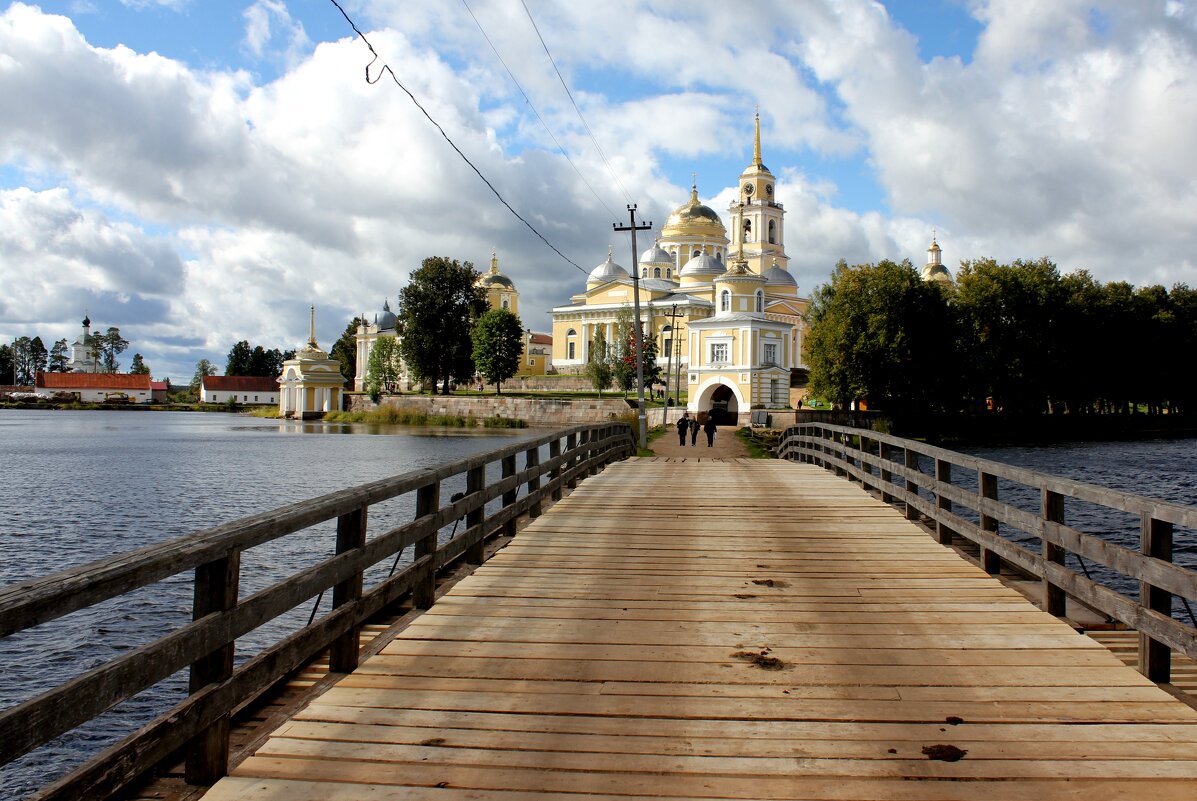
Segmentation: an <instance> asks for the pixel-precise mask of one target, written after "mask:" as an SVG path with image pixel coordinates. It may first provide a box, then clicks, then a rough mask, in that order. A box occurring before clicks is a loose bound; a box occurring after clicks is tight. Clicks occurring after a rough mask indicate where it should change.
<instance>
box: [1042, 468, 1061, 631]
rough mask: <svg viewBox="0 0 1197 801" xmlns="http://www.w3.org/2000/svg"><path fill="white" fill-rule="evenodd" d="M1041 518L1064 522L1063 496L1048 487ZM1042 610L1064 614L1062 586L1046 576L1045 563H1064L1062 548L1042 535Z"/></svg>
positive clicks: (1051, 521) (1053, 613) (1059, 615)
mask: <svg viewBox="0 0 1197 801" xmlns="http://www.w3.org/2000/svg"><path fill="white" fill-rule="evenodd" d="M1042 506H1043V519H1044V520H1045V521H1047V522H1050V523H1063V522H1064V496H1063V495H1061V494H1060V493H1058V492H1052V491H1051V490H1049V489H1044V490H1043V504H1042ZM1043 562H1044V565H1043V611H1045V612H1047V613H1048V614H1050V615H1055V616H1057V617H1063V616H1064V614H1065V601H1064V588H1063V587H1057V586H1056V585H1055V584H1052V583H1051V581H1050V580H1049V579H1048V577H1047V563H1049V562H1055V563H1056V564H1058V565H1062V564H1064V548H1062V547H1061V546H1059V545H1055V544H1053V543H1050V542H1048V541H1047V537H1046V536H1045V537H1043Z"/></svg>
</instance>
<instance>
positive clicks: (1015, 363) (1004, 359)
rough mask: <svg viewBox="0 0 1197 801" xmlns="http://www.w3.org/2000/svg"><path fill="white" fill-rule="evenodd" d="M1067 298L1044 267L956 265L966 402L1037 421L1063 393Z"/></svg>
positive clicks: (988, 262)
mask: <svg viewBox="0 0 1197 801" xmlns="http://www.w3.org/2000/svg"><path fill="white" fill-rule="evenodd" d="M1066 305H1067V291H1066V290H1065V288H1064V286H1063V285H1062V283H1061V281H1060V273H1059V270H1058V269H1057V268H1056V265H1055V264H1053V263H1052V262H1051V261H1050V260H1049V259H1038V260H1036V261H1031V262H1024V261H1022V260H1018V261H1015V262H1013V263H1012V264H998V263H997V262H996V261H994V260H993V259H976V260H973V261H965V262H961V265H960V270H959V272H958V273H957V276H956V308H957V313H958V314H959V317H960V320H961V322H962V324H963V326H964V336H965V350H966V351H967V352H968V353H969V354H970V358H969V360H968V362H967V363H968V365H969V366H970V368H971V369H970V375H969V383H970V385H971V395H972V396H973V397H974V398H979V399H984V398H986V397H992V398H993V399H994V403H995V404H996V405H998V406H1000V407H1001V408H1003V409H1004V410H1006V411H1007V412H1011V413H1021V414H1037V413H1040V412H1043V411H1047V410H1048V409H1049V403H1051V402H1052V401H1054V400H1062V399H1063V398H1064V397H1065V396H1066V395H1067V394H1068V393H1067V389H1066V384H1065V381H1066V380H1067V379H1066V376H1065V375H1064V374H1063V373H1062V371H1061V369H1060V365H1061V364H1062V363H1063V361H1064V360H1063V359H1062V358H1061V355H1062V348H1061V343H1062V342H1063V341H1064V340H1065V338H1066V336H1065V334H1064V332H1063V331H1062V327H1063V324H1064V322H1065V321H1066V319H1067V313H1066Z"/></svg>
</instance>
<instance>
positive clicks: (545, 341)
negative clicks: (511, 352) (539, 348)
mask: <svg viewBox="0 0 1197 801" xmlns="http://www.w3.org/2000/svg"><path fill="white" fill-rule="evenodd" d="M532 344H533V345H552V344H553V338H552V337H551V336H550V335H548V334H533V335H532Z"/></svg>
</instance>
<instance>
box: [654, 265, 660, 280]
mask: <svg viewBox="0 0 1197 801" xmlns="http://www.w3.org/2000/svg"><path fill="white" fill-rule="evenodd" d="M660 277H661V268H660V267H654V268H653V278H660Z"/></svg>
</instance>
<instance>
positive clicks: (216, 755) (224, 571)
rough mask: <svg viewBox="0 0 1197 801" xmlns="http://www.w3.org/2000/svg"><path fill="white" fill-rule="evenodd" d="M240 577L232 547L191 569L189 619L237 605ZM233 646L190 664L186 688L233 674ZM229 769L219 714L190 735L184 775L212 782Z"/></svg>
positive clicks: (225, 724)
mask: <svg viewBox="0 0 1197 801" xmlns="http://www.w3.org/2000/svg"><path fill="white" fill-rule="evenodd" d="M240 576H241V551H240V549H234V550H232V551H229V553H228V554H227V555H225V556H224V557H222V558H220V559H215V560H213V561H211V562H208V563H207V564H203V565H200V566H199V567H197V568H196V569H195V590H194V593H195V595H194V599H193V601H192V607H191V619H192V620H199V619H200V618H203V617H207V616H208V615H210V614H213V613H216V612H227V611H229V610H230V609H232V608H233V607H235V606H236V605H237V594H238V584H239V582H240ZM233 647H234V643H233V642H229V643H226V644H225V645H222V646H220V647H219V648H217V649H216V650H215V651H213V652H212V653H210V654H208V655H207V656H205V657H203V658H201V659H200V660H199V661H197V662H194V663H192V665H191V676H190V680H189V681H188V687H189V691H190V692H191V693H197V692H199V691H200V690H202V689H203V688H204V687H206V686H207V685H209V684H215V683H217V682H221V681H224V680H225V679H227V678H229V677H230V676H232V675H233ZM228 772H229V715H228V714H225V715H222V716H221V717H220V718H219V719H217V720H215V721H213V723H212V725H211V726H209V727H208V728H206V729H204V730H203V731H201V732H199V733H198V734H196V735H195V736H194V737H192V738H191V741H190V742H189V743H188V747H187V764H186V767H185V769H184V778H185V779H186V781H187V783H188V784H201V785H202V784H215V783H216V781H217V780H219V779H220V778H222V777H223V776H226V775H228Z"/></svg>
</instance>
